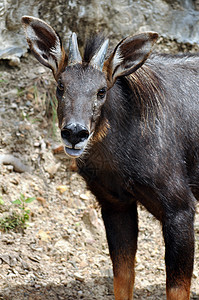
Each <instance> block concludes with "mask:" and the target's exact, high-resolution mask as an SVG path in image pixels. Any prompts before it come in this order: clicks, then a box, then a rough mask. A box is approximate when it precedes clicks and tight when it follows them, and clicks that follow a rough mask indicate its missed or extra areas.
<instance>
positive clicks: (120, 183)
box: [22, 16, 199, 300]
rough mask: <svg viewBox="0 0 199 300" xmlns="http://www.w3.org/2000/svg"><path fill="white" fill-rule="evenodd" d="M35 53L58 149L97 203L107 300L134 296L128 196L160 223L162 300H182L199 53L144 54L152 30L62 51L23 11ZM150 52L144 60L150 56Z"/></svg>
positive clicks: (196, 172) (196, 162) (194, 172)
mask: <svg viewBox="0 0 199 300" xmlns="http://www.w3.org/2000/svg"><path fill="white" fill-rule="evenodd" d="M22 23H23V26H24V28H25V32H26V36H27V41H28V44H29V46H30V49H31V50H32V53H33V54H34V55H35V57H36V58H37V59H38V60H39V61H40V62H41V63H42V64H43V65H45V66H47V67H49V68H51V69H52V71H53V74H54V77H55V79H56V81H57V99H58V109H57V112H58V119H59V127H60V130H61V137H62V141H63V144H64V147H65V152H66V153H67V154H68V155H69V156H71V157H75V158H77V164H78V168H79V173H80V174H81V175H82V176H83V177H84V178H85V180H86V182H87V185H88V187H89V189H90V190H91V191H92V192H93V194H94V195H95V196H96V198H97V200H98V202H99V203H100V205H101V208H102V217H103V220H104V224H105V228H106V234H107V239H108V245H109V250H110V255H111V259H112V262H113V271H114V293H115V299H116V300H130V299H132V298H133V284H134V276H135V274H134V259H135V254H136V249H137V235H138V221H137V202H140V203H142V204H143V205H144V206H145V207H146V208H147V209H148V210H149V211H150V212H151V213H152V214H153V215H154V216H155V217H156V218H157V219H158V220H159V221H160V222H161V224H162V231H163V236H164V240H165V249H166V251H165V263H166V276H167V278H166V290H167V299H168V300H188V299H189V298H190V285H191V277H192V271H193V260H194V225H193V223H194V213H195V203H196V198H198V196H199V87H198V86H199V55H181V56H180V55H178V56H170V55H162V54H151V55H150V53H151V49H152V46H153V44H154V42H155V41H156V40H157V37H158V35H157V34H156V33H152V32H148V33H143V34H139V35H136V36H131V37H127V38H125V39H123V40H122V41H120V43H119V44H118V45H117V46H116V48H115V49H114V50H113V52H112V53H111V54H110V55H109V56H108V58H107V59H105V56H106V51H107V47H108V40H105V39H103V38H102V37H101V36H96V37H93V38H91V39H90V40H89V41H88V42H87V44H86V47H85V52H84V55H83V58H82V57H81V55H80V53H79V50H78V46H77V39H76V35H75V34H74V33H73V34H72V37H71V40H70V45H69V53H68V55H67V54H66V53H65V51H64V49H63V45H62V42H61V39H60V38H59V36H58V34H57V33H56V32H55V31H54V30H53V29H52V28H51V27H50V26H49V25H47V24H46V23H45V22H44V21H42V20H39V19H36V18H33V17H26V16H25V17H23V18H22ZM149 55H150V57H149Z"/></svg>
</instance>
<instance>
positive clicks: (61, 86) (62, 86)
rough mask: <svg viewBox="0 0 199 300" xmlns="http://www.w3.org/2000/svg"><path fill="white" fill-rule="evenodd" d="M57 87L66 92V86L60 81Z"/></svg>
mask: <svg viewBox="0 0 199 300" xmlns="http://www.w3.org/2000/svg"><path fill="white" fill-rule="evenodd" d="M57 87H58V89H59V90H60V91H63V90H64V85H63V83H62V82H61V81H60V80H59V81H58V83H57Z"/></svg>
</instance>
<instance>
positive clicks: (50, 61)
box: [21, 16, 67, 77]
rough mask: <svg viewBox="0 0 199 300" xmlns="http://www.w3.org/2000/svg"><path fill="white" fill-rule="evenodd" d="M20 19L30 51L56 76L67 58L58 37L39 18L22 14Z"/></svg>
mask: <svg viewBox="0 0 199 300" xmlns="http://www.w3.org/2000/svg"><path fill="white" fill-rule="evenodd" d="M21 21H22V25H23V27H24V30H25V33H26V38H27V42H28V44H29V47H30V49H31V51H32V53H33V54H34V56H35V57H36V58H37V59H38V61H39V62H40V63H42V64H43V65H44V66H46V67H48V68H50V69H51V70H52V71H53V74H54V76H55V77H56V74H57V73H59V71H61V69H62V68H63V67H64V66H63V65H64V64H65V65H66V60H67V59H66V54H65V51H64V49H63V46H62V42H61V39H60V37H59V36H58V34H57V33H56V32H55V30H54V29H53V28H52V27H51V26H49V25H48V24H47V23H45V22H44V21H42V20H40V19H37V18H34V17H29V16H23V17H22V19H21Z"/></svg>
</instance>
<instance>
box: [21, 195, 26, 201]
mask: <svg viewBox="0 0 199 300" xmlns="http://www.w3.org/2000/svg"><path fill="white" fill-rule="evenodd" d="M20 199H21V200H22V201H23V202H24V201H25V196H24V194H21V195H20Z"/></svg>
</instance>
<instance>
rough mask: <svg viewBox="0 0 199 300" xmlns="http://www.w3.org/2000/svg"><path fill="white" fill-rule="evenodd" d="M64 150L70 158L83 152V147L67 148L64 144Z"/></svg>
mask: <svg viewBox="0 0 199 300" xmlns="http://www.w3.org/2000/svg"><path fill="white" fill-rule="evenodd" d="M64 150H65V153H66V154H67V155H68V156H70V157H72V158H78V157H80V155H82V153H83V152H84V147H83V148H81V149H75V148H69V147H67V146H65V147H64Z"/></svg>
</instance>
